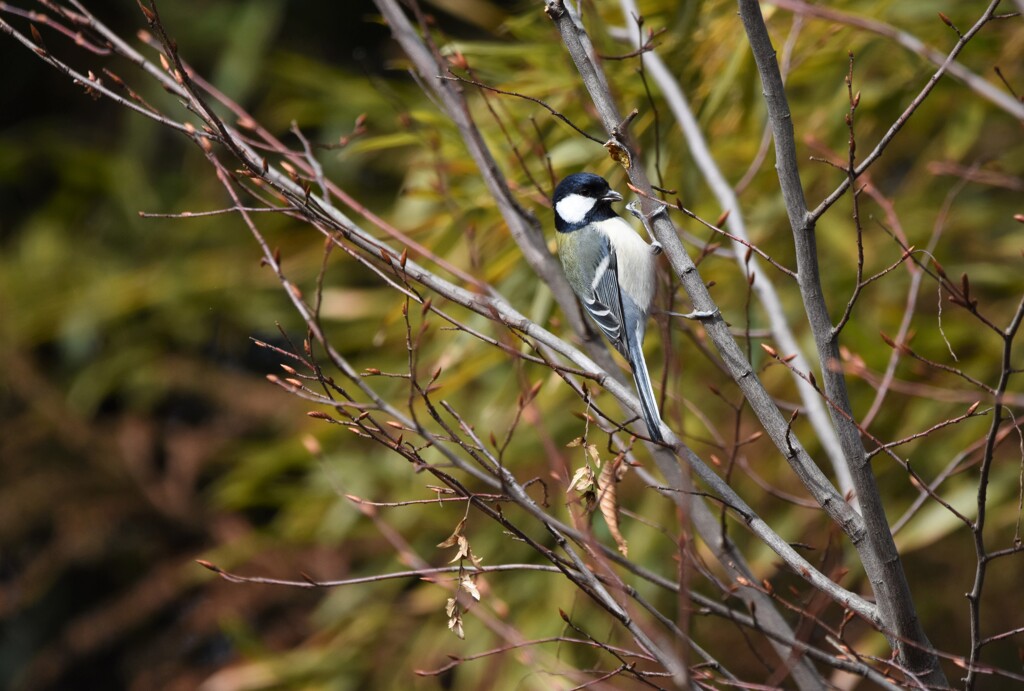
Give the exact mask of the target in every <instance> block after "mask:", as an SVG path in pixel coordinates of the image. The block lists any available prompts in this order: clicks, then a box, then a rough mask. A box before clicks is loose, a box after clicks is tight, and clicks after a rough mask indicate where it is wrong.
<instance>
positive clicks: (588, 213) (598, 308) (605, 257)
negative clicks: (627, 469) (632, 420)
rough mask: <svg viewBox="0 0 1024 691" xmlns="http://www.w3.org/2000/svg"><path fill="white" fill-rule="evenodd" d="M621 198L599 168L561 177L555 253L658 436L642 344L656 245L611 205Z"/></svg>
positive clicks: (556, 206) (652, 287)
mask: <svg viewBox="0 0 1024 691" xmlns="http://www.w3.org/2000/svg"><path fill="white" fill-rule="evenodd" d="M620 201H622V195H621V194H619V193H618V192H616V191H615V190H613V189H612V188H611V187H610V186H609V185H608V181H607V180H605V179H604V178H603V177H601V176H600V175H594V174H593V173H574V174H572V175H569V176H567V177H566V178H565V179H563V180H562V181H561V182H559V183H558V186H557V187H555V194H554V197H552V206H553V207H554V211H555V230H556V231H557V232H556V233H555V239H556V243H557V247H558V258H559V259H560V260H561V263H562V269H563V270H564V271H565V277H566V279H568V281H569V285H570V286H571V287H572V289H573V292H575V293H576V296H577V297H578V298H579V299H580V302H582V303H583V307H584V308H585V309H586V311H587V314H589V315H590V317H591V318H592V319H593V320H594V323H596V324H597V326H598V327H599V328H600V329H601V331H602V332H603V333H604V335H605V336H606V337H607V338H608V340H609V341H610V342H611V344H612V345H613V346H614V347H615V349H616V350H617V351H619V353H621V354H622V356H623V357H624V358H625V359H626V362H628V363H629V367H630V369H631V370H632V372H633V382H634V383H635V384H636V390H637V393H638V394H639V397H640V410H641V411H642V413H643V419H644V422H645V423H646V425H647V433H648V434H649V435H650V437H651V438H652V439H653V440H654V441H657V442H661V441H664V437H663V436H662V433H661V414H660V413H659V412H658V402H657V400H656V399H655V397H654V389H653V387H652V386H651V375H650V373H649V372H648V370H647V362H646V361H645V360H644V351H643V342H644V334H645V332H646V331H647V317H648V315H649V314H650V311H651V303H652V301H653V300H654V291H655V267H656V265H655V257H656V255H657V254H658V253H659V252H660V249H661V246H660V245H658V244H657V243H654V244H651V245H649V244H647V242H646V241H645V240H644V239H643V238H642V237H640V235H639V234H638V233H637V232H636V230H634V229H633V226H631V225H630V224H629V223H627V222H626V220H625V219H623V218H622V217H621V216H619V215H618V214H617V213H615V210H614V209H612V204H613V203H615V202H620Z"/></svg>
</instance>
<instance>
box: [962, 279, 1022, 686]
mask: <svg viewBox="0 0 1024 691" xmlns="http://www.w3.org/2000/svg"><path fill="white" fill-rule="evenodd" d="M1022 319H1024V298H1022V299H1021V301H1020V303H1019V304H1018V305H1017V311H1016V313H1014V315H1013V319H1011V320H1010V324H1009V326H1007V327H1006V330H1005V331H1003V355H1002V360H1001V362H1000V365H1001V369H1002V372H1001V374H1000V376H999V385H998V387H997V388H996V396H995V399H996V404H995V407H994V408H993V409H992V426H991V427H990V428H989V432H988V437H987V438H986V440H985V453H984V456H982V461H981V469H980V471H979V477H978V499H977V506H978V518H977V519H976V520H975V521H974V525H973V526H971V532H973V533H974V549H975V556H976V558H977V560H978V564H977V567H976V569H975V572H974V585H973V586H972V587H971V592H969V593H967V601H968V602H969V603H970V609H971V657H970V664H969V665H968V666H967V676H966V677H965V678H964V683H965V688H966V689H967V691H971V689H973V688H974V683H975V681H976V679H977V672H976V671H975V669H976V663H977V662H978V658H979V656H980V655H981V647H982V645H984V642H983V641H982V638H981V593H982V588H984V586H985V571H986V569H987V567H988V562H989V561H990V560H991V558H992V555H991V554H990V553H989V552H988V551H987V550H986V548H985V517H986V515H987V511H988V482H989V473H990V472H991V470H992V459H993V458H994V456H995V449H996V440H997V439H998V438H999V428H1000V426H1001V425H1002V424H1003V400H1002V399H1003V394H1005V393H1006V387H1007V386H1008V385H1009V382H1010V376H1011V375H1012V374H1013V373H1014V369H1013V364H1012V362H1011V360H1010V356H1011V355H1012V353H1013V342H1014V339H1015V337H1016V336H1017V331H1018V330H1019V329H1020V324H1021V320H1022ZM1016 371H1018V372H1019V371H1020V370H1016ZM1010 419H1011V421H1012V420H1013V416H1012V415H1011V416H1010Z"/></svg>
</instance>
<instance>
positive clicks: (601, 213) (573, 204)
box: [552, 173, 622, 233]
mask: <svg viewBox="0 0 1024 691" xmlns="http://www.w3.org/2000/svg"><path fill="white" fill-rule="evenodd" d="M618 201H622V195H621V194H619V193H618V192H616V191H614V190H613V189H612V188H610V187H609V186H608V181H607V180H605V179H604V178H603V177H601V176H600V175H594V174H593V173H573V174H572V175H570V176H568V177H567V178H565V179H564V180H562V181H561V182H560V183H558V187H556V188H555V196H554V198H553V199H552V204H553V206H554V208H555V229H557V230H558V231H560V232H563V233H568V232H571V231H573V230H576V229H578V228H582V227H583V226H585V225H587V224H588V223H593V222H595V221H603V220H605V219H608V218H612V217H613V216H616V215H617V214H616V213H615V212H614V211H613V210H612V202H618Z"/></svg>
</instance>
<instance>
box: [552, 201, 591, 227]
mask: <svg viewBox="0 0 1024 691" xmlns="http://www.w3.org/2000/svg"><path fill="white" fill-rule="evenodd" d="M596 203H597V200H596V199H594V198H593V197H584V196H583V195H580V194H570V195H569V196H568V197H566V198H565V199H562V200H561V201H560V202H558V203H557V204H555V212H556V213H557V214H558V215H559V216H561V217H562V220H563V221H565V222H566V223H579V222H581V221H582V220H583V219H584V218H586V217H587V214H588V213H590V210H591V209H593V208H594V204H596Z"/></svg>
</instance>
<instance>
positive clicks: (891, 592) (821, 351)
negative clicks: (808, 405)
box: [739, 0, 946, 685]
mask: <svg viewBox="0 0 1024 691" xmlns="http://www.w3.org/2000/svg"><path fill="white" fill-rule="evenodd" d="M739 8H740V17H741V18H742V21H743V27H744V29H745V30H746V32H747V36H748V38H749V40H750V46H751V50H752V51H753V54H754V60H755V62H756V63H757V68H758V72H759V73H760V75H761V82H762V86H763V88H764V98H765V102H766V104H767V106H768V117H769V119H770V121H771V125H772V132H773V134H774V138H775V156H776V166H775V167H776V170H777V171H778V177H779V184H780V187H781V189H782V194H783V198H784V199H785V203H786V211H787V213H788V215H789V222H790V225H791V227H792V230H793V240H794V245H795V247H796V254H797V273H798V275H799V277H800V293H801V297H802V298H803V303H804V309H805V311H806V313H807V318H808V321H809V323H810V326H811V330H812V332H813V334H814V340H815V344H816V345H817V348H818V357H819V358H820V362H821V374H822V379H823V381H824V388H825V395H826V396H827V397H828V399H829V401H830V402H831V403H832V405H834V406H835V407H836V408H837V409H838V411H836V410H832V411H831V413H832V421H833V424H834V425H835V427H836V431H837V432H838V434H839V440H840V444H841V445H842V447H843V454H844V455H845V456H846V461H847V463H848V464H849V466H850V472H851V473H852V475H853V481H854V484H855V486H856V488H857V494H858V497H859V498H860V502H861V504H860V505H861V512H862V514H863V516H864V522H865V524H866V526H867V531H868V533H867V540H866V542H865V545H864V548H863V549H862V550H861V551H860V552H861V560H862V562H863V564H864V570H865V572H866V573H867V575H868V578H869V579H870V581H871V586H872V588H873V590H874V593H875V599H876V601H877V603H878V607H879V611H880V613H881V615H882V617H883V619H884V621H885V624H886V627H887V629H888V630H889V632H890V634H891V635H890V643H891V644H892V645H893V647H894V648H895V649H896V650H897V652H898V653H899V656H900V659H901V661H902V662H903V664H904V665H905V666H906V667H907V668H908V669H909V670H910V671H911V672H913V673H915V674H918V675H919V676H920V677H921V679H922V680H923V681H925V682H926V683H929V684H936V685H945V684H946V679H945V676H944V675H943V673H942V670H941V668H940V667H939V663H938V658H937V657H936V656H935V655H934V653H933V652H931V644H930V643H929V642H928V638H927V636H926V635H925V633H924V630H923V629H922V627H921V624H920V622H919V621H918V618H917V612H916V611H915V609H914V604H913V600H912V598H911V594H910V586H909V584H908V583H907V579H906V574H905V573H904V572H903V567H902V564H901V563H900V557H899V553H898V552H897V551H896V545H895V543H894V542H893V539H892V533H891V532H890V530H889V524H888V521H887V520H886V516H885V509H884V507H883V505H882V500H881V496H880V494H879V492H878V487H877V484H876V482H875V476H874V473H873V472H872V469H871V465H870V462H869V460H868V458H867V456H866V454H865V452H864V446H863V444H862V443H861V439H860V431H859V430H858V428H857V425H856V424H855V423H854V421H853V420H854V418H853V415H852V410H851V406H850V401H849V395H848V393H847V389H846V378H845V377H844V376H843V373H842V369H841V367H840V364H839V363H840V359H839V342H838V336H837V334H835V332H834V331H833V328H832V320H831V318H830V317H829V313H828V307H827V305H826V304H825V296H824V294H823V292H822V286H821V277H820V267H819V264H818V251H817V243H816V238H815V230H814V219H813V218H812V217H811V215H810V213H809V212H808V210H807V203H806V201H805V198H804V190H803V186H802V185H801V183H800V171H799V168H798V166H797V158H796V143H795V138H794V134H793V121H792V117H791V115H790V110H789V103H788V100H787V98H786V92H785V88H784V86H783V83H782V75H781V74H780V72H779V67H778V63H777V62H776V59H775V49H774V48H773V47H772V42H771V38H770V36H769V35H768V29H767V27H766V26H765V23H764V19H763V17H762V16H761V9H760V7H759V6H758V4H757V2H756V0H739Z"/></svg>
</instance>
